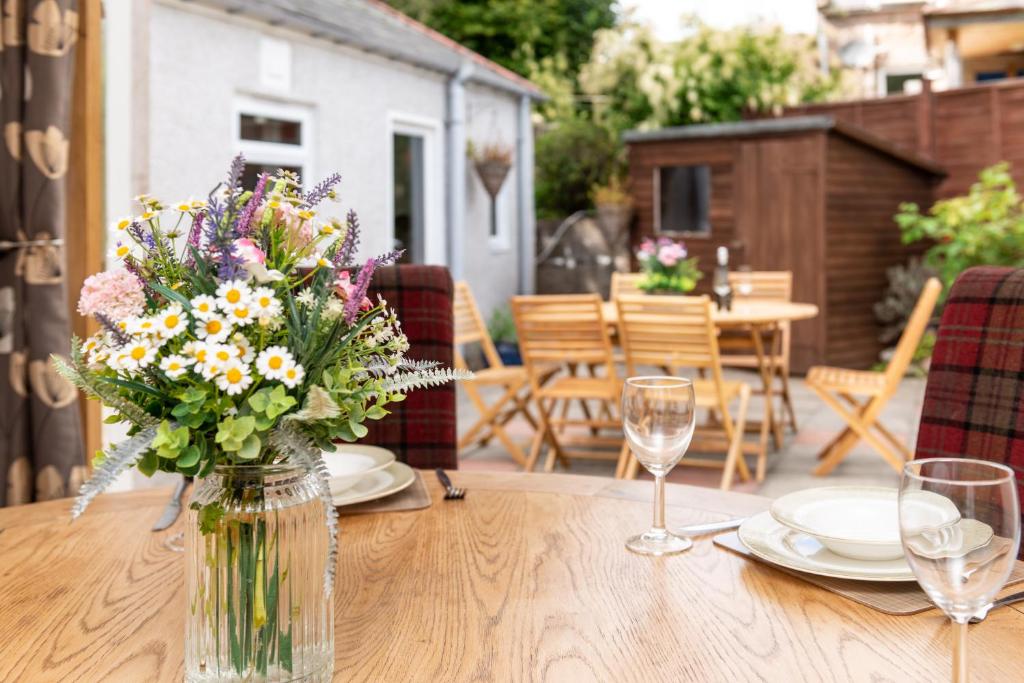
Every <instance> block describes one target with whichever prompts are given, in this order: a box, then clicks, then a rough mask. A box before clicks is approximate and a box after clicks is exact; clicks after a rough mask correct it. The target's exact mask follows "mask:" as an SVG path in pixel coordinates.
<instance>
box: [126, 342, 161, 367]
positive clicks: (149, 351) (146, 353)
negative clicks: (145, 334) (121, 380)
mask: <svg viewBox="0 0 1024 683" xmlns="http://www.w3.org/2000/svg"><path fill="white" fill-rule="evenodd" d="M123 351H124V353H125V356H127V357H126V358H122V359H119V363H120V364H121V365H122V366H123V367H124V368H125V369H126V370H134V369H136V368H145V367H149V364H150V363H152V362H153V359H154V358H156V348H154V346H153V345H152V344H150V343H149V342H148V341H146V340H145V339H136V340H133V341H132V342H131V343H129V344H127V345H125V347H124V349H123Z"/></svg>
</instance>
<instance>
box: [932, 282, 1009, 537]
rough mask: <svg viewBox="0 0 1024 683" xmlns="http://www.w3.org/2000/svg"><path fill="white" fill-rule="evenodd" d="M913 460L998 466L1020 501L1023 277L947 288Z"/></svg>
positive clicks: (957, 284)
mask: <svg viewBox="0 0 1024 683" xmlns="http://www.w3.org/2000/svg"><path fill="white" fill-rule="evenodd" d="M915 457H917V458H948V457H953V458H976V459H979V460H990V461H994V462H1000V463H1003V464H1005V465H1008V466H1009V467H1011V468H1012V469H1013V470H1014V471H1015V472H1016V475H1017V488H1018V493H1019V494H1020V495H1021V499H1022V500H1024V270H1015V269H1013V268H997V267H992V266H986V267H981V268H971V269H970V270H967V271H965V272H964V273H963V274H962V275H961V276H960V277H959V278H958V279H957V281H956V282H955V283H954V284H953V288H952V290H951V291H950V293H949V298H948V299H947V301H946V306H945V309H944V310H943V312H942V320H941V321H940V323H939V333H938V339H937V341H936V344H935V352H934V353H933V355H932V362H931V367H930V369H929V371H928V385H927V387H926V389H925V396H924V407H923V410H922V413H921V426H920V430H919V432H918V435H917V451H916V453H915ZM1022 557H1024V548H1022Z"/></svg>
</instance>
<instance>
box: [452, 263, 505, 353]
mask: <svg viewBox="0 0 1024 683" xmlns="http://www.w3.org/2000/svg"><path fill="white" fill-rule="evenodd" d="M453 313H454V318H455V339H454V341H455V366H456V367H458V368H466V367H467V366H466V360H465V358H463V356H462V352H461V350H460V348H461V347H462V346H464V345H465V344H474V343H476V344H480V348H482V349H483V352H484V357H485V358H486V359H487V366H488V367H491V368H500V367H503V366H504V363H502V361H501V356H499V355H498V350H497V349H496V348H494V340H492V339H491V335H490V333H489V332H488V331H487V325H486V324H485V323H484V319H483V316H481V315H480V309H479V308H478V307H477V305H476V298H475V297H474V296H473V290H471V289H470V288H469V284H468V283H466V282H465V281H459V282H456V283H455V300H454V303H453Z"/></svg>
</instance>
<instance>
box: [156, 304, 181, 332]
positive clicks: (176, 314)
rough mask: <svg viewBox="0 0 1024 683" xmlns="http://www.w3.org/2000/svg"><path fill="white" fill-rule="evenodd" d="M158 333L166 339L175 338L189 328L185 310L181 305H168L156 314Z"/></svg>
mask: <svg viewBox="0 0 1024 683" xmlns="http://www.w3.org/2000/svg"><path fill="white" fill-rule="evenodd" d="M155 317H156V321H157V325H156V333H157V334H159V335H160V336H161V337H163V338H164V339H173V338H174V337H177V336H178V335H179V334H181V333H182V332H184V331H185V330H186V329H187V328H188V323H187V319H186V317H185V312H184V311H183V310H182V309H181V306H179V305H177V304H174V305H173V306H168V307H167V308H166V309H165V310H164V311H162V312H160V313H159V314H157V315H156V316H155Z"/></svg>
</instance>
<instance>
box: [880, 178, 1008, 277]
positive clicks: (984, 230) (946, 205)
mask: <svg viewBox="0 0 1024 683" xmlns="http://www.w3.org/2000/svg"><path fill="white" fill-rule="evenodd" d="M895 218H896V223H897V224H898V225H899V226H900V230H901V232H902V233H903V242H904V243H905V244H909V243H911V242H917V241H920V240H928V241H930V242H932V246H930V247H929V248H928V251H926V252H925V255H924V264H925V265H926V266H928V267H929V268H931V269H932V270H934V271H935V272H936V273H937V274H938V276H939V278H940V279H941V280H942V283H943V285H945V291H946V292H948V291H949V287H950V286H951V285H952V284H953V281H954V280H955V279H956V277H957V276H958V275H959V274H960V273H962V272H963V271H965V270H967V269H968V268H970V267H972V266H981V265H998V266H1014V267H1017V268H1019V267H1022V266H1024V206H1022V205H1021V196H1020V194H1018V192H1017V185H1016V183H1014V181H1013V177H1012V176H1011V175H1010V165H1009V164H1008V163H1006V162H1003V163H1000V164H996V165H995V166H990V167H989V168H986V169H984V170H983V171H982V172H981V174H980V175H979V178H978V182H977V183H975V184H974V185H972V186H971V189H970V191H969V192H968V193H967V195H965V196H961V197H952V198H950V199H942V200H940V201H937V202H935V204H934V205H933V206H932V208H931V209H929V210H928V212H927V213H922V212H921V209H920V208H919V207H918V206H917V204H913V203H906V204H901V205H900V213H898V214H896V217H895Z"/></svg>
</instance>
